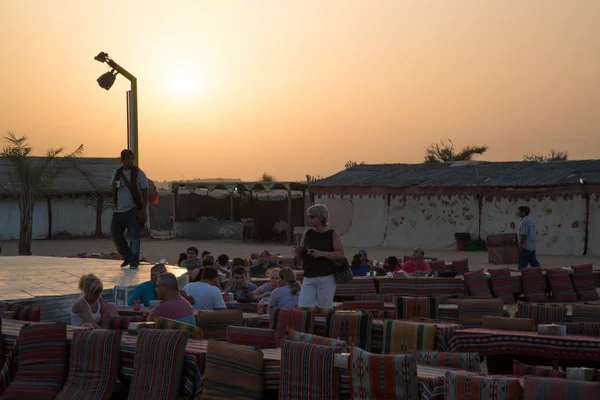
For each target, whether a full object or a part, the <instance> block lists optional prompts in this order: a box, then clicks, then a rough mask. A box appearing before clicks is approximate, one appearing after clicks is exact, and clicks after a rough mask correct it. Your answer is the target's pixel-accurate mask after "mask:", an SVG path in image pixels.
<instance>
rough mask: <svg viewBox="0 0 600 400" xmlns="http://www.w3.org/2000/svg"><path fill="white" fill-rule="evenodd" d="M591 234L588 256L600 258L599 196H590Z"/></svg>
mask: <svg viewBox="0 0 600 400" xmlns="http://www.w3.org/2000/svg"><path fill="white" fill-rule="evenodd" d="M589 232H590V236H589V241H588V254H589V255H593V256H600V198H598V194H592V195H590V228H589Z"/></svg>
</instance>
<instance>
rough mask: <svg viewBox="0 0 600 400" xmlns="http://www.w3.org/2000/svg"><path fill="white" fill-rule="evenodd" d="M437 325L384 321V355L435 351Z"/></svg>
mask: <svg viewBox="0 0 600 400" xmlns="http://www.w3.org/2000/svg"><path fill="white" fill-rule="evenodd" d="M436 332H437V327H436V326H435V324H427V323H425V324H421V323H417V322H408V321H394V320H389V319H388V320H385V321H383V339H382V349H381V353H382V354H406V353H414V352H415V351H417V350H427V351H433V350H435V337H436Z"/></svg>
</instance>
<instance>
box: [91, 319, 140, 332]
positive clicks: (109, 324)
mask: <svg viewBox="0 0 600 400" xmlns="http://www.w3.org/2000/svg"><path fill="white" fill-rule="evenodd" d="M145 321H146V317H145V316H143V315H133V316H127V317H123V316H118V317H107V318H105V319H104V321H103V326H102V327H103V328H104V329H113V330H118V331H123V330H127V328H129V324H130V323H132V322H145Z"/></svg>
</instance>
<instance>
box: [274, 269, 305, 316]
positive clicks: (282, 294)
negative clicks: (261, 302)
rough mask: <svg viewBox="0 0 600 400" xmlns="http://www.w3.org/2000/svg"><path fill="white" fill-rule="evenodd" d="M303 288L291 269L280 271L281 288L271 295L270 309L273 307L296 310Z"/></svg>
mask: <svg viewBox="0 0 600 400" xmlns="http://www.w3.org/2000/svg"><path fill="white" fill-rule="evenodd" d="M301 288H302V286H301V285H300V282H298V281H297V280H296V274H295V273H294V271H293V270H291V269H289V268H283V269H281V270H279V287H278V288H276V289H275V290H273V293H271V298H270V300H269V309H270V308H271V307H279V308H292V309H294V308H296V306H297V305H298V299H300V289H301Z"/></svg>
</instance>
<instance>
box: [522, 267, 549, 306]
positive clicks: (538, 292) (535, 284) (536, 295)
mask: <svg viewBox="0 0 600 400" xmlns="http://www.w3.org/2000/svg"><path fill="white" fill-rule="evenodd" d="M521 282H522V283H523V292H524V293H525V298H526V299H527V301H530V302H536V303H542V302H547V301H548V295H546V277H545V276H544V272H543V271H542V269H541V268H539V267H532V268H525V269H522V270H521Z"/></svg>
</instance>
